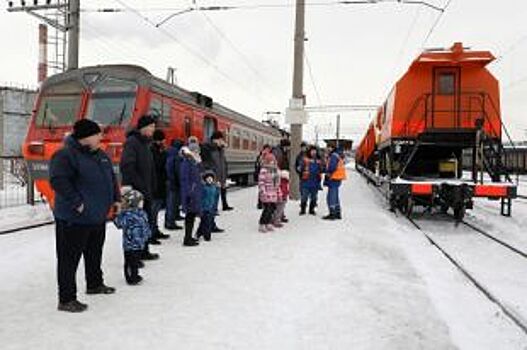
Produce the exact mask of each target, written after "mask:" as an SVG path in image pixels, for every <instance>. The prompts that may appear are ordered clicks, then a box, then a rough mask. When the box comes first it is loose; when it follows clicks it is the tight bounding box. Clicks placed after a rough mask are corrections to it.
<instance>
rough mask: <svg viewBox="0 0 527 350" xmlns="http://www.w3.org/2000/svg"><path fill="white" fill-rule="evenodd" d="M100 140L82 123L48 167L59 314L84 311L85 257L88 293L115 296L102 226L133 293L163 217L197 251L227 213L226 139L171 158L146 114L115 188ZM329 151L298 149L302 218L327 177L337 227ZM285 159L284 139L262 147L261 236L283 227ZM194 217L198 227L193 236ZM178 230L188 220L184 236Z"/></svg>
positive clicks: (183, 148)
mask: <svg viewBox="0 0 527 350" xmlns="http://www.w3.org/2000/svg"><path fill="white" fill-rule="evenodd" d="M101 140H102V130H101V128H100V127H99V125H98V124H97V123H95V122H93V121H91V120H87V119H81V120H79V121H77V122H76V123H75V124H74V126H73V133H72V134H71V135H69V136H67V137H66V139H65V140H64V147H63V148H62V149H60V150H59V151H57V152H56V153H55V154H54V155H53V157H52V159H51V163H50V184H51V186H52V188H53V190H54V192H55V198H54V203H53V213H54V216H55V221H56V252H57V276H58V297H59V303H58V309H59V310H61V311H67V312H82V311H84V310H86V309H87V305H86V304H85V303H81V302H80V301H78V300H77V289H76V277H75V276H76V271H77V267H78V264H79V261H80V258H81V256H83V257H84V267H85V277H86V293H87V294H113V293H115V288H113V287H110V286H107V285H106V284H105V283H104V279H103V273H102V269H101V260H102V250H103V245H104V241H105V234H106V221H107V220H108V218H111V219H113V222H114V224H115V225H116V226H117V227H118V228H119V229H121V230H122V232H123V251H124V277H125V280H126V282H127V283H128V284H130V285H137V284H139V283H140V282H141V281H142V280H143V278H142V276H140V275H139V269H140V268H142V267H144V262H143V261H145V260H156V259H158V258H159V254H156V253H152V252H151V251H150V248H149V246H150V245H159V244H161V240H163V239H168V238H169V237H170V235H168V234H165V233H163V232H162V231H161V230H160V229H159V224H158V216H159V212H160V211H161V210H162V209H163V208H165V209H166V210H165V222H164V227H165V229H167V230H181V229H184V232H185V234H184V238H183V245H184V246H188V247H191V246H196V245H198V244H199V240H200V239H201V238H202V237H203V239H204V240H205V241H210V240H211V237H212V235H211V234H212V233H218V232H223V231H224V230H223V229H221V228H219V227H218V226H217V224H216V217H217V215H219V212H218V207H219V203H220V200H221V204H222V209H223V210H224V211H228V210H232V209H233V208H232V207H231V206H229V205H228V203H227V186H226V185H227V175H228V168H227V161H226V158H225V150H224V149H225V147H226V145H227V143H226V142H225V139H224V135H223V133H222V132H220V131H215V132H214V133H213V134H212V135H211V137H210V142H206V143H204V144H202V145H200V143H199V140H198V139H197V138H196V137H195V136H191V137H189V138H188V139H187V140H185V141H183V140H178V139H175V140H173V141H172V142H171V144H170V146H169V147H168V149H167V148H166V147H165V134H164V132H163V131H162V130H160V129H156V119H155V118H154V117H152V116H150V115H144V116H142V117H141V118H139V120H138V122H137V124H136V127H135V128H134V129H133V130H131V131H130V132H129V133H128V134H127V138H126V142H125V144H124V147H123V152H122V155H121V159H120V164H119V173H120V177H121V179H120V181H118V179H117V176H116V174H115V173H114V169H113V165H112V161H111V159H110V158H109V157H108V156H107V155H106V153H105V152H104V151H103V150H102V149H101ZM329 151H330V152H329V154H328V155H327V157H323V156H321V155H320V153H319V151H318V150H317V148H316V147H314V146H310V147H307V145H305V144H303V145H302V152H301V153H300V154H299V155H298V156H297V158H296V162H295V170H296V172H297V175H298V176H299V177H300V190H301V197H302V198H301V204H300V215H304V214H306V208H307V204H308V201H309V213H310V214H313V215H315V208H316V206H317V196H318V191H319V190H321V189H322V187H321V181H322V176H323V174H325V179H324V184H325V185H326V186H328V188H329V190H328V197H327V201H328V207H329V214H328V215H327V216H325V217H324V219H340V218H341V211H340V203H339V195H338V188H339V186H340V183H341V181H342V180H343V179H344V178H345V170H344V158H343V156H342V154H341V153H339V152H337V150H335V149H332V148H329ZM289 153H290V143H289V140H287V139H283V140H281V142H280V144H279V145H277V146H275V147H271V146H270V145H265V146H264V147H263V149H262V151H261V153H260V156H259V157H258V160H257V162H256V167H257V169H256V172H255V176H256V177H257V179H258V189H259V191H258V193H259V195H258V197H259V207H260V208H261V209H262V214H261V217H260V222H259V223H260V226H259V231H260V232H262V233H263V232H270V231H273V230H274V228H278V227H282V226H283V224H284V223H285V222H287V221H288V219H287V218H286V217H285V214H284V213H285V206H286V203H287V201H288V198H289V192H290V188H289V177H290V175H289V171H288V168H289ZM182 212H183V213H184V215H182ZM109 213H110V215H109ZM197 218H199V219H200V221H199V226H198V228H197V230H196V232H194V227H195V222H196V219H197ZM177 221H184V227H182V226H179V225H178V224H177Z"/></svg>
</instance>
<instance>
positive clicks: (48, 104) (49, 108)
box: [36, 95, 81, 127]
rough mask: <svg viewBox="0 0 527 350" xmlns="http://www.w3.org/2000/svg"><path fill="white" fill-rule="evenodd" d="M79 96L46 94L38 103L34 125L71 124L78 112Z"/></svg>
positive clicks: (53, 125)
mask: <svg viewBox="0 0 527 350" xmlns="http://www.w3.org/2000/svg"><path fill="white" fill-rule="evenodd" d="M80 103H81V97H80V95H79V96H46V97H44V98H43V99H42V102H41V103H40V108H39V110H38V114H37V118H36V125H37V126H43V127H55V126H68V125H73V123H74V122H75V120H76V119H77V115H78V113H79V106H80Z"/></svg>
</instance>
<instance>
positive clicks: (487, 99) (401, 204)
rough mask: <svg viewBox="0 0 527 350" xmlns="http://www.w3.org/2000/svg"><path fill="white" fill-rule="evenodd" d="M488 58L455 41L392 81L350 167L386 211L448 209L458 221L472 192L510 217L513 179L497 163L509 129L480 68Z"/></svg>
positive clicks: (492, 81)
mask: <svg viewBox="0 0 527 350" xmlns="http://www.w3.org/2000/svg"><path fill="white" fill-rule="evenodd" d="M494 59H495V58H494V56H493V55H492V54H491V53H490V52H489V51H473V50H470V49H467V48H464V47H463V45H462V44H461V43H455V44H454V45H453V46H452V47H451V48H450V49H432V50H426V51H424V52H423V53H422V54H420V55H419V56H418V57H417V58H416V59H415V60H414V61H413V63H412V64H411V65H410V67H409V69H408V71H407V72H406V73H405V74H404V75H403V76H402V78H401V79H400V80H399V81H397V82H396V84H395V86H394V87H393V89H392V90H391V92H390V94H389V96H388V98H387V99H386V101H385V102H384V104H383V105H382V106H381V107H379V109H378V111H377V114H376V116H375V118H374V120H372V122H371V123H370V124H369V127H368V130H367V132H366V135H365V136H364V138H363V139H362V141H361V142H360V143H359V146H358V148H357V152H356V164H357V169H358V170H359V171H360V172H362V173H363V174H364V175H366V176H367V177H368V178H369V180H371V181H372V182H375V183H376V184H377V185H379V186H383V188H384V189H385V190H386V192H387V194H388V198H389V200H390V205H391V208H392V209H396V208H397V209H400V210H401V211H403V212H404V213H406V214H407V215H409V214H410V213H412V211H413V208H414V206H415V205H419V206H424V207H425V208H427V209H432V208H434V207H438V208H440V209H441V210H442V211H443V212H447V211H448V210H449V208H452V209H453V212H454V215H455V217H456V219H457V220H461V219H462V218H463V216H464V214H465V210H466V209H471V208H472V206H473V198H475V197H486V198H489V199H495V200H500V201H501V214H502V215H504V216H510V215H511V206H512V199H513V198H515V197H516V192H517V184H515V183H513V181H512V179H511V176H510V173H509V172H508V170H509V169H507V167H506V166H504V164H503V154H504V147H503V144H502V138H503V137H502V134H505V135H506V136H507V137H509V134H508V132H507V129H506V128H505V126H504V124H503V121H502V119H501V114H500V95H499V83H498V80H497V79H496V78H495V77H494V76H493V75H492V74H491V73H490V72H489V71H488V70H487V68H486V66H487V65H488V64H489V63H490V62H492V61H493V60H494ZM509 139H510V137H509ZM511 142H512V141H511ZM467 155H468V156H469V157H470V159H471V160H472V162H471V164H470V169H469V170H468V171H464V168H466V165H464V164H463V159H464V158H465V159H466V158H467Z"/></svg>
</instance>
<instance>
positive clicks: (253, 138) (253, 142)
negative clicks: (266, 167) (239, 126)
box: [251, 135, 258, 151]
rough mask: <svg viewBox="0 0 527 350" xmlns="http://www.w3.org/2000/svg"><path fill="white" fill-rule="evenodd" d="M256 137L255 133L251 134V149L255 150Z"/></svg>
mask: <svg viewBox="0 0 527 350" xmlns="http://www.w3.org/2000/svg"><path fill="white" fill-rule="evenodd" d="M257 140H258V137H257V136H256V135H253V137H252V141H251V151H256V149H257V148H258V145H257V144H258V141H257Z"/></svg>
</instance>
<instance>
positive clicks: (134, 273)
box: [113, 186, 152, 285]
mask: <svg viewBox="0 0 527 350" xmlns="http://www.w3.org/2000/svg"><path fill="white" fill-rule="evenodd" d="M121 198H122V203H121V211H120V212H119V214H118V215H117V216H116V217H115V219H114V221H113V222H114V223H115V226H117V228H119V229H122V230H123V250H124V278H125V279H126V283H128V284H130V285H136V284H138V283H139V282H141V281H142V280H143V278H142V277H141V276H139V273H138V269H139V267H140V264H141V260H140V259H141V253H142V251H143V249H144V248H145V244H146V242H147V241H148V239H149V238H150V236H151V235H152V230H151V225H150V224H149V222H148V216H147V215H146V212H145V211H144V210H143V209H142V207H143V195H142V194H141V192H139V191H137V190H134V189H132V187H130V186H124V187H123V188H122V190H121Z"/></svg>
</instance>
